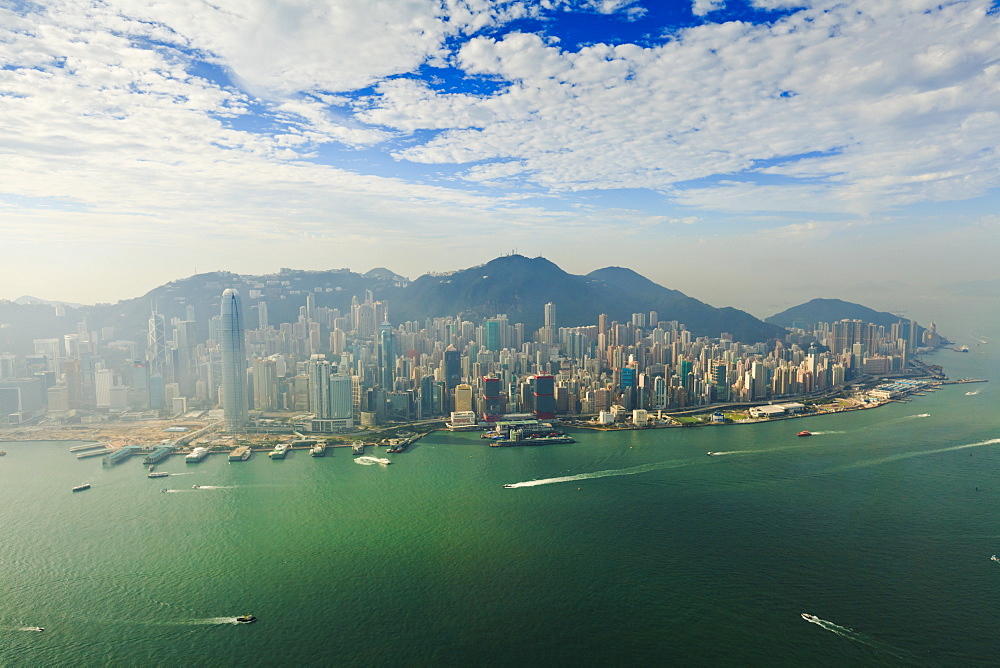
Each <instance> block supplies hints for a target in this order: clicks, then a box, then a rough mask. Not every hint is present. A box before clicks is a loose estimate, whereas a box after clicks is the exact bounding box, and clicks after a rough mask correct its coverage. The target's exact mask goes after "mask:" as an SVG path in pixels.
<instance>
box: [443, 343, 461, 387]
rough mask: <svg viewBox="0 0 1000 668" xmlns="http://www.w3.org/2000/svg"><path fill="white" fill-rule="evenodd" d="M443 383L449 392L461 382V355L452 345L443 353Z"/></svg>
mask: <svg viewBox="0 0 1000 668" xmlns="http://www.w3.org/2000/svg"><path fill="white" fill-rule="evenodd" d="M444 382H445V385H446V386H447V388H448V390H449V391H450V390H454V389H455V387H456V386H457V385H458V384H459V383H461V382H462V353H460V352H459V351H458V348H456V347H455V346H454V345H449V346H448V347H447V348H445V351H444Z"/></svg>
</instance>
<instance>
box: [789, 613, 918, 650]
mask: <svg viewBox="0 0 1000 668" xmlns="http://www.w3.org/2000/svg"><path fill="white" fill-rule="evenodd" d="M802 618H803V619H805V620H806V621H807V622H809V623H810V624H815V625H816V626H818V627H820V628H821V629H825V630H827V631H829V632H830V633H834V634H836V635H838V636H840V637H841V638H845V639H847V640H850V641H852V642H856V643H859V644H861V645H865V646H866V647H868V648H869V649H872V650H875V651H876V652H880V653H882V654H888V655H889V656H892V657H893V658H896V659H903V660H909V659H912V658H913V657H910V656H907V655H906V653H905V652H903V651H902V650H899V649H897V648H895V647H893V646H892V645H889V644H887V643H884V642H882V641H881V640H876V639H875V638H872V637H871V636H869V635H866V634H864V633H859V632H858V631H855V630H854V629H851V628H848V627H846V626H840V625H839V624H834V623H833V622H828V621H827V620H825V619H820V618H819V617H816V616H815V615H808V616H806V615H805V614H803V615H802Z"/></svg>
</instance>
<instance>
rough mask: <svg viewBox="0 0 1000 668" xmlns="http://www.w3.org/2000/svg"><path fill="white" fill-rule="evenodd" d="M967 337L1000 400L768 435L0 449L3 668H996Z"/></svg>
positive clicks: (992, 354) (963, 359) (964, 366)
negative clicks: (321, 453)
mask: <svg viewBox="0 0 1000 668" xmlns="http://www.w3.org/2000/svg"><path fill="white" fill-rule="evenodd" d="M942 329H943V327H942ZM963 330H965V331H963ZM963 330H960V331H956V332H954V333H953V334H952V338H954V339H956V340H960V341H961V342H967V343H969V344H970V345H971V347H972V350H971V352H970V353H968V354H960V353H955V352H952V351H949V350H942V351H939V352H937V353H935V354H934V355H932V356H929V357H928V358H927V361H930V362H933V363H940V364H943V365H944V366H945V367H946V371H947V372H948V374H949V375H950V376H951V377H953V378H957V377H961V376H977V377H982V378H988V379H990V380H991V381H992V382H989V383H982V384H976V385H954V386H949V387H946V388H944V389H941V390H939V391H937V392H933V393H929V394H928V395H927V396H923V397H916V398H915V399H914V400H913V401H911V402H909V403H901V404H895V405H892V406H887V407H883V408H879V409H875V410H867V411H856V412H852V413H847V414H841V415H834V416H822V417H816V418H807V419H803V420H791V421H781V422H776V423H773V424H762V425H734V426H725V427H706V428H695V429H672V430H657V431H647V432H629V433H602V432H591V431H581V432H578V433H576V434H575V435H576V436H577V438H578V443H576V444H574V445H562V446H558V445H557V446H545V447H539V448H502V449H490V448H487V447H485V446H484V444H483V443H484V442H483V441H481V440H480V439H478V438H477V437H476V435H460V434H447V433H439V434H435V435H432V436H431V437H428V438H425V439H424V440H422V441H420V443H419V444H417V445H416V446H415V447H413V448H411V449H410V450H409V451H407V452H405V453H402V454H398V455H386V454H384V453H382V452H379V453H378V456H381V457H384V456H388V457H391V458H392V459H393V461H394V464H393V465H392V466H381V465H377V464H373V465H365V464H364V463H359V462H358V461H357V459H356V458H354V457H352V456H351V454H350V449H335V450H330V451H328V452H329V453H330V454H328V456H327V457H325V458H311V457H309V456H308V453H307V452H305V451H294V452H292V453H291V454H290V455H289V456H288V458H287V459H286V460H284V461H271V460H269V459H267V457H266V456H263V455H262V454H261V453H257V454H255V455H254V457H253V459H251V460H250V461H248V462H240V463H232V464H230V463H229V462H228V461H226V458H225V457H224V456H218V455H213V456H211V457H209V458H207V459H206V460H204V461H203V462H201V463H199V464H186V463H185V462H184V461H183V459H182V458H179V457H175V458H171V459H169V460H167V461H166V462H164V463H162V464H160V465H159V466H158V467H157V468H158V470H163V471H168V472H170V473H171V476H169V477H167V478H160V479H148V478H146V476H145V473H146V471H145V469H144V467H142V466H141V465H140V463H139V461H138V459H133V460H130V461H128V462H126V463H124V464H121V465H119V466H116V467H113V468H105V467H102V465H101V462H100V459H99V458H96V459H86V460H77V459H76V458H75V457H74V455H73V454H71V453H70V452H69V446H70V444H67V443H49V442H39V443H2V444H0V446H2V449H4V450H6V451H7V453H8V454H7V456H6V457H2V458H0V578H2V580H0V665H4V666H62V665H67V666H69V665H74V666H76V665H87V666H90V665H93V666H97V665H100V666H135V665H143V666H158V665H162V666H223V665H225V666H251V665H253V666H256V665H270V666H276V665H282V666H284V665H288V666H307V665H317V666H328V665H329V666H333V665H336V666H344V665H363V666H370V665H407V666H411V665H540V664H549V665H657V664H659V665H663V664H680V665H718V666H731V665H831V666H833V665H939V666H956V665H963V666H964V665H996V663H997V662H998V660H1000V637H998V634H997V633H996V628H997V609H998V605H1000V563H996V562H993V561H991V560H990V556H991V555H992V554H994V553H1000V424H998V418H997V410H996V409H997V406H998V404H1000V402H998V399H1000V364H998V359H1000V330H998V329H996V328H994V330H990V327H989V323H988V322H985V321H983V322H975V321H974V320H973V321H971V322H970V324H968V325H966V326H964V327H963ZM994 331H995V332H996V334H997V339H996V341H993V340H992V338H991V337H992V336H993V332H994ZM949 333H950V332H949ZM966 334H967V336H965V335H966ZM973 334H975V335H976V336H977V337H979V338H976V339H975V340H973V338H970V337H971V336H972V335H973ZM980 340H985V341H989V343H985V344H980V343H978V341H980ZM970 392H974V393H975V394H968V393H970ZM801 429H809V430H811V431H813V432H814V434H815V436H813V437H811V438H796V436H795V434H796V433H797V432H798V431H799V430H801ZM707 451H715V452H721V453H725V454H722V455H720V456H715V457H708V456H706V454H705V453H706V452H707ZM369 454H371V453H370V452H369ZM83 482H89V483H91V484H92V488H91V489H89V490H86V491H84V492H79V493H73V492H71V491H70V489H71V488H72V487H73V486H75V485H78V484H81V483H83ZM193 484H199V485H202V488H201V489H192V485H193ZM505 484H516V485H518V486H516V487H514V488H505V487H504V485H505ZM163 488H166V489H168V490H170V491H169V492H167V493H164V492H161V491H160V490H161V489H163ZM803 612H806V613H811V614H813V615H816V616H817V618H818V621H816V622H815V623H811V622H808V621H806V620H804V619H802V617H801V616H800V613H803ZM244 613H252V614H254V615H256V616H257V617H258V618H259V621H258V622H257V623H256V624H250V625H236V624H234V623H233V620H234V617H235V616H236V615H239V614H244ZM28 626H41V627H44V628H45V629H46V630H45V631H44V632H41V633H38V632H31V631H26V630H22V629H24V628H25V627H28Z"/></svg>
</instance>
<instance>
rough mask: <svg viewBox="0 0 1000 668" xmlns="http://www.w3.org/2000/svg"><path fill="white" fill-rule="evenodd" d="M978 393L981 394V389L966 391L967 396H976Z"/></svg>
mask: <svg viewBox="0 0 1000 668" xmlns="http://www.w3.org/2000/svg"><path fill="white" fill-rule="evenodd" d="M977 394H979V390H973V391H972V392H966V393H965V396H967V397H974V396H976V395H977Z"/></svg>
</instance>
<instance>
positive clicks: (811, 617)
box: [802, 612, 819, 622]
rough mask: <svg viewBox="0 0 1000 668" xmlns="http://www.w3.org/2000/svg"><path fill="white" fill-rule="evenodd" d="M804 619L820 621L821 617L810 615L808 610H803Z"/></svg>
mask: <svg viewBox="0 0 1000 668" xmlns="http://www.w3.org/2000/svg"><path fill="white" fill-rule="evenodd" d="M802 619H804V620H806V621H807V622H818V621H819V617H817V616H816V615H810V614H809V613H808V612H803V613H802Z"/></svg>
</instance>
